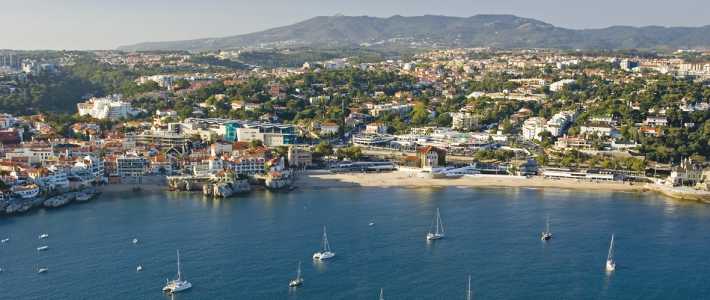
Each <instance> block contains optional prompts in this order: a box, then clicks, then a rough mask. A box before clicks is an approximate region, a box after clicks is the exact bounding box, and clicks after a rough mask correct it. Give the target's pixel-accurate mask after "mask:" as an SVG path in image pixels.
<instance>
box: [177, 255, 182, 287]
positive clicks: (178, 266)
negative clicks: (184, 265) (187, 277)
mask: <svg viewBox="0 0 710 300" xmlns="http://www.w3.org/2000/svg"><path fill="white" fill-rule="evenodd" d="M177 268H178V273H177V279H178V280H180V278H181V277H180V250H177Z"/></svg>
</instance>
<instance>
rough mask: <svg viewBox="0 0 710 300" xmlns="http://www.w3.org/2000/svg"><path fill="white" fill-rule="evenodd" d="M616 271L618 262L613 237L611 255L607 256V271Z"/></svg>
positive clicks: (610, 245)
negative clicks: (615, 256)
mask: <svg viewBox="0 0 710 300" xmlns="http://www.w3.org/2000/svg"><path fill="white" fill-rule="evenodd" d="M614 270H616V261H614V235H613V234H612V235H611V243H610V244H609V254H607V256H606V271H607V272H613V271H614Z"/></svg>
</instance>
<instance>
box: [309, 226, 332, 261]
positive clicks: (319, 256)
mask: <svg viewBox="0 0 710 300" xmlns="http://www.w3.org/2000/svg"><path fill="white" fill-rule="evenodd" d="M333 257H335V252H332V251H330V244H329V243H328V234H327V233H326V229H325V226H323V251H320V252H316V253H313V259H315V260H326V259H330V258H333Z"/></svg>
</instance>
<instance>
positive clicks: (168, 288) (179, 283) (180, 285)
mask: <svg viewBox="0 0 710 300" xmlns="http://www.w3.org/2000/svg"><path fill="white" fill-rule="evenodd" d="M191 287H192V283H190V282H189V281H187V280H182V274H181V273H180V250H178V251H177V278H176V279H173V280H170V281H168V280H167V279H165V286H164V287H163V292H168V293H177V292H180V291H184V290H187V289H189V288H191Z"/></svg>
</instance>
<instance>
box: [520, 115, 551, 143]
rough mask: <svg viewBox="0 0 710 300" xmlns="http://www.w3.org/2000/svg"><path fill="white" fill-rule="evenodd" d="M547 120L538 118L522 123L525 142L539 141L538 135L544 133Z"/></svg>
mask: <svg viewBox="0 0 710 300" xmlns="http://www.w3.org/2000/svg"><path fill="white" fill-rule="evenodd" d="M546 125H547V120H545V118H540V117H532V118H529V119H527V120H525V122H524V123H523V128H522V134H523V139H526V140H540V139H541V138H540V133H542V132H543V131H545V128H546Z"/></svg>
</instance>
